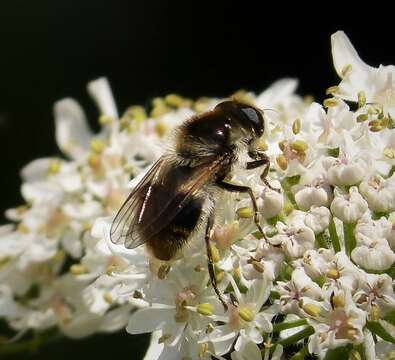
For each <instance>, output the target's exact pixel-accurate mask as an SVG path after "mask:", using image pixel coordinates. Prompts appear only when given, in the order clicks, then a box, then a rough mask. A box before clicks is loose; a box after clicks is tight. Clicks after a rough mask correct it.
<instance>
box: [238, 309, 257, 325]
mask: <svg viewBox="0 0 395 360" xmlns="http://www.w3.org/2000/svg"><path fill="white" fill-rule="evenodd" d="M239 316H240V317H241V318H242V319H243V320H244V321H247V322H251V321H252V320H254V317H255V315H254V313H253V312H252V311H251V309H249V308H248V307H246V306H241V307H240V308H239Z"/></svg>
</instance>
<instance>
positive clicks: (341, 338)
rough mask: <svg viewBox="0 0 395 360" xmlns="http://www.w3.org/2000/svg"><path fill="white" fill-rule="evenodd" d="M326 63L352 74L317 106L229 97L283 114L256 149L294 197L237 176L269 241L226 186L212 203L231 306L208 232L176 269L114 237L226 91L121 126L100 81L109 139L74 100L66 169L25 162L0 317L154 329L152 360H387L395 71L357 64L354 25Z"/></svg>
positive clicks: (74, 327)
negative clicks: (184, 130)
mask: <svg viewBox="0 0 395 360" xmlns="http://www.w3.org/2000/svg"><path fill="white" fill-rule="evenodd" d="M332 54H333V60H334V65H335V69H336V71H337V73H338V74H339V76H340V77H341V79H342V80H341V82H340V84H339V85H338V86H332V87H330V88H328V90H327V94H328V95H330V96H329V97H328V98H327V99H326V100H324V102H323V105H321V104H319V103H316V102H313V101H312V100H311V99H306V98H305V99H303V98H301V97H300V96H298V95H296V94H295V93H294V91H295V88H296V86H297V82H296V81H295V80H293V79H283V80H280V81H278V82H276V83H274V84H273V85H272V86H271V87H269V88H268V89H267V90H266V91H264V92H263V93H261V94H259V95H255V94H253V93H246V92H239V93H237V94H236V95H235V96H236V97H239V98H241V99H243V100H246V101H248V102H250V103H253V104H254V105H255V106H257V107H259V108H262V109H271V110H274V111H270V110H266V111H265V120H266V124H265V125H266V126H265V134H264V136H263V138H262V140H261V143H260V145H259V146H260V147H261V148H262V149H263V150H265V151H266V153H267V154H268V155H269V157H270V158H271V164H272V165H271V171H270V173H269V176H268V179H269V181H270V183H271V184H272V185H273V186H274V187H278V188H281V189H282V192H281V194H280V193H278V192H276V191H273V190H271V189H269V188H267V187H266V186H265V185H264V184H263V183H262V182H261V180H260V176H259V175H260V171H261V170H259V169H257V170H256V171H255V170H249V171H246V170H245V169H241V168H237V169H235V170H234V173H233V177H234V178H233V180H234V181H236V182H238V183H242V184H246V185H249V186H251V187H252V189H253V191H254V193H255V195H256V198H257V203H258V206H259V211H260V215H261V223H262V225H263V226H264V231H265V233H266V234H267V241H266V240H265V239H263V238H261V237H260V236H259V233H257V232H256V227H255V224H254V222H253V215H254V214H253V210H252V206H251V203H250V200H249V198H248V197H244V195H242V194H234V193H224V194H223V196H222V199H221V201H219V202H218V204H217V205H216V206H217V209H216V210H217V213H218V216H217V218H216V224H215V227H214V230H213V233H212V237H211V241H210V242H211V250H212V253H213V261H214V263H215V272H216V280H217V282H218V286H219V288H220V291H221V292H222V293H223V294H224V297H225V299H226V300H227V302H228V303H229V308H228V310H227V311H224V308H223V307H222V305H221V303H220V301H219V300H218V297H217V296H216V294H215V292H214V289H213V288H212V286H211V285H210V281H209V275H208V270H207V259H206V255H205V254H206V250H205V246H204V241H203V234H202V233H198V234H196V235H195V236H194V237H193V239H191V241H190V242H189V244H187V245H186V246H185V248H184V249H183V253H182V255H181V256H180V257H178V258H177V259H174V260H173V261H171V262H163V261H159V260H156V259H154V258H153V257H152V256H151V255H149V253H148V252H147V251H146V249H145V247H144V246H140V247H137V248H135V249H126V248H125V247H124V246H122V245H114V244H113V243H112V242H111V240H110V237H109V228H110V226H111V221H112V218H113V216H114V214H115V212H116V211H117V209H118V208H119V207H120V205H121V204H122V202H123V200H124V199H125V197H126V195H127V194H128V193H129V192H130V188H132V187H133V186H135V185H136V184H137V183H138V181H139V179H141V176H142V175H144V173H145V171H146V170H147V169H148V168H149V167H150V165H151V164H152V163H153V162H154V160H155V159H157V158H158V157H159V156H160V155H161V153H162V152H163V151H164V149H165V146H166V144H167V140H168V139H167V138H168V137H169V136H171V134H172V129H174V127H176V126H178V125H179V124H180V123H182V121H184V120H185V119H186V118H188V117H190V116H191V115H193V114H194V113H198V112H202V111H206V110H208V109H211V108H212V107H213V106H214V105H215V104H216V103H218V102H219V101H220V99H203V98H202V99H199V100H198V101H195V102H192V101H190V100H188V99H184V98H181V97H180V96H177V95H168V96H167V97H165V98H164V99H162V98H157V99H155V100H154V101H153V106H152V109H151V110H150V112H149V113H147V111H146V109H144V108H142V107H139V106H133V107H130V108H129V109H127V111H126V112H125V113H124V115H122V116H121V117H119V116H118V112H117V109H116V106H115V102H114V100H113V97H112V94H111V91H110V89H109V85H108V83H107V81H106V80H105V79H99V80H96V81H94V82H92V83H90V84H89V85H88V91H89V93H90V95H91V96H92V98H93V99H94V100H95V102H96V103H97V105H98V108H99V111H100V114H101V115H100V118H99V121H100V123H101V126H102V131H101V132H100V133H98V134H93V133H92V132H91V131H90V129H89V126H88V125H87V120H86V118H85V115H84V112H83V110H82V109H81V108H80V106H79V105H78V103H77V102H76V101H74V100H72V99H65V100H62V101H60V102H58V103H57V104H56V105H55V119H56V139H57V142H58V145H59V147H60V149H61V150H62V151H63V153H64V154H65V155H66V156H67V157H68V160H64V159H59V158H45V159H38V160H35V161H33V162H32V163H30V164H29V165H27V166H26V167H25V168H24V169H23V170H22V177H23V180H24V183H23V186H22V194H23V197H24V199H25V201H26V205H23V206H21V207H18V208H15V209H11V210H8V211H7V213H6V215H7V217H8V218H9V219H10V220H12V221H13V222H14V224H15V225H6V226H3V227H1V228H0V318H4V319H5V320H6V322H7V323H8V325H9V326H10V328H12V329H14V330H16V331H17V332H19V334H23V333H25V332H26V331H27V330H29V329H33V330H34V331H36V332H37V333H38V334H40V333H43V332H45V331H46V330H47V329H52V328H54V327H55V328H57V329H58V331H60V332H61V333H63V334H65V335H66V336H70V337H75V338H78V337H83V336H86V335H89V334H92V333H95V332H99V331H107V332H113V331H116V330H118V329H120V328H122V327H125V326H126V330H127V331H128V332H129V333H130V334H137V333H151V332H152V337H151V345H150V347H149V349H148V352H147V355H146V357H145V359H146V360H151V359H161V360H167V359H183V360H185V359H196V360H198V359H199V360H201V359H211V358H215V359H225V357H224V356H226V358H229V355H227V354H230V357H231V359H232V360H247V359H248V360H250V359H251V360H261V359H264V360H268V359H285V358H288V357H287V356H290V355H291V356H293V358H294V359H303V358H305V357H307V356H309V354H311V355H314V356H316V357H317V358H319V359H324V358H327V359H332V358H334V357H335V356H337V358H339V359H340V358H348V357H349V358H352V359H367V360H374V359H393V358H394V357H395V345H394V344H395V294H394V289H393V285H394V281H393V278H395V266H394V262H395V254H394V251H393V250H394V249H395V175H394V170H395V130H394V129H395V121H394V120H393V119H394V118H395V67H393V66H380V67H379V68H373V67H370V66H368V65H366V64H365V63H363V62H362V60H361V59H360V58H359V57H358V55H357V53H356V51H355V49H354V48H353V46H352V45H351V43H350V41H349V39H348V38H347V37H346V35H345V34H344V33H343V32H337V33H335V34H334V35H333V36H332ZM393 79H394V80H393ZM130 176H132V178H133V180H132V182H131V183H130V184H129V186H128V181H129V179H130ZM19 334H18V335H17V337H18V336H19ZM14 340H15V339H9V340H8V342H9V343H11V342H12V341H14ZM8 342H7V341H4V340H3V348H4V349H5V348H7V343H8ZM0 354H1V349H0Z"/></svg>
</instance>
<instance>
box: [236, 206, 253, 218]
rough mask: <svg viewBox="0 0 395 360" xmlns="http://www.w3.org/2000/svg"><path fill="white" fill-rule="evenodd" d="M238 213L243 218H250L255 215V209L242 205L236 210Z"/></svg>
mask: <svg viewBox="0 0 395 360" xmlns="http://www.w3.org/2000/svg"><path fill="white" fill-rule="evenodd" d="M236 214H237V215H238V216H239V217H240V218H242V219H249V218H252V217H253V216H254V210H253V209H251V208H249V207H241V208H238V209H237V210H236Z"/></svg>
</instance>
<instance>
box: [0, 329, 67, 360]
mask: <svg viewBox="0 0 395 360" xmlns="http://www.w3.org/2000/svg"><path fill="white" fill-rule="evenodd" d="M60 338H61V335H60V334H58V333H55V334H54V333H51V332H43V333H35V334H34V336H33V338H32V339H29V340H24V341H19V342H11V343H3V344H1V346H0V355H13V354H20V353H34V352H36V351H37V350H38V348H39V347H40V346H42V345H44V344H46V343H49V342H53V341H55V340H58V339H60Z"/></svg>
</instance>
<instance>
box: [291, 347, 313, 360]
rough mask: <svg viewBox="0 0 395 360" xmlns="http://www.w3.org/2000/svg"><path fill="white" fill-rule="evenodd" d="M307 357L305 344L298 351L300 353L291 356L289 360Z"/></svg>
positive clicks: (307, 351) (307, 349) (307, 348)
mask: <svg viewBox="0 0 395 360" xmlns="http://www.w3.org/2000/svg"><path fill="white" fill-rule="evenodd" d="M308 355H309V347H308V346H307V344H306V345H305V346H303V347H302V348H301V349H300V351H298V352H297V353H296V354H295V355H294V356H292V357H291V359H290V360H303V359H304V358H305V357H306V356H308Z"/></svg>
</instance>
